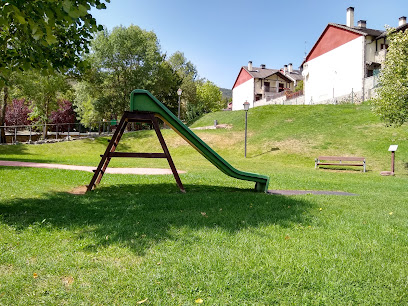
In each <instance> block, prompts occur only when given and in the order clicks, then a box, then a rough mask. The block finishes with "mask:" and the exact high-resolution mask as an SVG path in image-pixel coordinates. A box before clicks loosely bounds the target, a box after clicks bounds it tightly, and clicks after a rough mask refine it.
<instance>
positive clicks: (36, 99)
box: [16, 70, 70, 138]
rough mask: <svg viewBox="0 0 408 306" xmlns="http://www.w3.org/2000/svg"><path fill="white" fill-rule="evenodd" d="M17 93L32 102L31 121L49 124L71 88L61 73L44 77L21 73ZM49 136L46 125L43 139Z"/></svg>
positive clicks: (33, 72)
mask: <svg viewBox="0 0 408 306" xmlns="http://www.w3.org/2000/svg"><path fill="white" fill-rule="evenodd" d="M16 83H17V85H16V87H17V91H18V93H19V95H20V96H23V97H25V98H27V99H28V100H30V101H31V108H32V109H31V113H30V119H33V120H36V121H38V122H39V123H42V124H46V123H49V119H50V115H51V112H52V111H53V110H56V109H57V108H58V100H60V99H63V98H64V93H66V92H67V91H68V90H69V89H70V86H69V84H68V82H67V80H66V77H65V76H64V75H62V74H60V73H50V74H48V75H42V74H41V73H40V72H38V71H34V70H32V71H27V72H24V73H21V74H19V75H18V77H17V81H16ZM46 136H47V128H46V125H44V131H43V137H44V138H45V137H46Z"/></svg>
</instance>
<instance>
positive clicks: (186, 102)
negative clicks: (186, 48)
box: [168, 51, 198, 117]
mask: <svg viewBox="0 0 408 306" xmlns="http://www.w3.org/2000/svg"><path fill="white" fill-rule="evenodd" d="M168 62H169V64H170V65H171V67H172V68H173V70H174V71H175V72H176V73H177V75H178V76H179V78H180V79H181V84H180V88H181V89H182V91H183V92H182V95H181V102H182V111H181V113H182V117H185V116H186V115H185V114H186V112H187V111H188V109H196V108H197V81H198V80H197V78H198V72H197V68H196V66H195V65H194V64H193V63H192V62H191V61H189V60H187V58H186V57H185V56H184V53H182V52H180V51H177V52H175V53H174V54H172V55H171V56H170V58H169V59H168Z"/></svg>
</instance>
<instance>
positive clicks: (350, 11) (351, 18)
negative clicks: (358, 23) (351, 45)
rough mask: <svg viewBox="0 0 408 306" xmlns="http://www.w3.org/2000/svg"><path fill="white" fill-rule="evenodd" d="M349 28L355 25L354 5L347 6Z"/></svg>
mask: <svg viewBox="0 0 408 306" xmlns="http://www.w3.org/2000/svg"><path fill="white" fill-rule="evenodd" d="M346 25H347V26H348V27H349V28H352V27H354V7H351V6H350V7H349V8H347V23H346Z"/></svg>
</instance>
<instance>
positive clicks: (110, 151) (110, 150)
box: [87, 112, 185, 192]
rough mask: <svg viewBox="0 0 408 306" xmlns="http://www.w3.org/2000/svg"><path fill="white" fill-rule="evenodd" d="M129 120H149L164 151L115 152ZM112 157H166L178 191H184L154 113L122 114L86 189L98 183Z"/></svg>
mask: <svg viewBox="0 0 408 306" xmlns="http://www.w3.org/2000/svg"><path fill="white" fill-rule="evenodd" d="M129 122H151V123H152V124H153V127H154V130H155V132H156V135H157V138H158V139H159V142H160V145H161V147H162V149H163V152H164V153H131V152H115V150H116V147H117V146H118V144H119V141H120V139H121V137H122V135H123V133H124V132H125V129H126V126H127V124H128V123H129ZM112 157H134V158H166V159H167V161H168V163H169V166H170V168H171V171H172V172H173V176H174V179H175V180H176V183H177V185H178V187H179V189H180V191H181V192H185V189H184V186H183V183H182V182H181V180H180V177H179V175H178V172H177V169H176V167H175V165H174V162H173V159H172V158H171V155H170V152H169V150H168V148H167V145H166V142H165V141H164V138H163V135H162V133H161V132H160V126H159V123H158V121H157V119H156V117H155V116H154V113H145V112H125V113H124V114H123V116H122V119H121V120H120V122H119V125H118V126H117V128H116V130H115V132H114V134H113V136H112V139H111V140H110V142H109V144H108V147H107V148H106V150H105V153H104V154H103V155H101V161H100V162H99V165H98V167H97V168H96V170H95V171H94V172H95V173H94V175H93V177H92V179H91V182H90V183H89V185H88V186H87V191H91V190H92V189H93V188H94V187H95V186H96V185H97V184H99V183H100V181H101V180H102V177H103V175H104V173H105V171H106V168H107V167H108V165H109V162H110V160H111V158H112Z"/></svg>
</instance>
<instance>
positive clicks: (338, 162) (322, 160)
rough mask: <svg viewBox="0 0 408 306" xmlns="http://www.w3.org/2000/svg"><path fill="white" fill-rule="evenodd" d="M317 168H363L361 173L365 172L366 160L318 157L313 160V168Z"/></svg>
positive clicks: (348, 157) (351, 157)
mask: <svg viewBox="0 0 408 306" xmlns="http://www.w3.org/2000/svg"><path fill="white" fill-rule="evenodd" d="M344 162H345V163H344ZM319 166H355V167H363V172H366V160H365V157H354V156H319V157H318V158H316V159H315V168H316V169H317V168H318V167H319Z"/></svg>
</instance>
